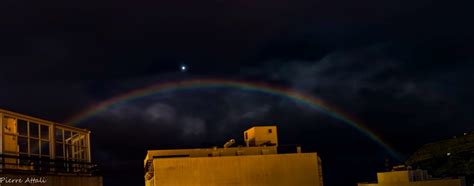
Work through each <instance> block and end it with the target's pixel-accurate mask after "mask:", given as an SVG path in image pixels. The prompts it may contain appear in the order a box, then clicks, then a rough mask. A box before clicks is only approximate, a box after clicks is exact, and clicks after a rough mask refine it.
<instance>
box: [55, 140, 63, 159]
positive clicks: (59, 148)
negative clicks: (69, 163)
mask: <svg viewBox="0 0 474 186" xmlns="http://www.w3.org/2000/svg"><path fill="white" fill-rule="evenodd" d="M63 150H64V148H63V144H62V143H57V144H56V157H59V156H60V157H64V151H63Z"/></svg>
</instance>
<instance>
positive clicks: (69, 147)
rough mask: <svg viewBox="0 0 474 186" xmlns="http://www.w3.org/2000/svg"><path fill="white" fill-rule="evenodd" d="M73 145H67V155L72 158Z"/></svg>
mask: <svg viewBox="0 0 474 186" xmlns="http://www.w3.org/2000/svg"><path fill="white" fill-rule="evenodd" d="M72 147H73V146H71V145H66V155H67V157H68V159H71V158H72Z"/></svg>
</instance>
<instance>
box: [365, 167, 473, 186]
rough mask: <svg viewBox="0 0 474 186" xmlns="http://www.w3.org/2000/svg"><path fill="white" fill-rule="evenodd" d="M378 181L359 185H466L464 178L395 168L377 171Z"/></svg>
mask: <svg viewBox="0 0 474 186" xmlns="http://www.w3.org/2000/svg"><path fill="white" fill-rule="evenodd" d="M377 180H378V183H359V184H358V186H465V181H464V179H462V178H449V179H433V178H432V177H431V176H430V175H428V173H427V171H426V170H395V171H391V172H379V173H377Z"/></svg>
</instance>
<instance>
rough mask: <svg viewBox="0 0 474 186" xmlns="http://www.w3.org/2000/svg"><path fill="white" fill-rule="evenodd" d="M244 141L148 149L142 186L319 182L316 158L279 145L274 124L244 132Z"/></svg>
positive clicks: (314, 185) (282, 185) (317, 184)
mask: <svg viewBox="0 0 474 186" xmlns="http://www.w3.org/2000/svg"><path fill="white" fill-rule="evenodd" d="M244 140H245V143H246V146H237V147H235V146H233V145H234V143H235V140H233V139H232V140H230V141H229V142H227V143H226V144H225V145H224V146H223V147H222V148H218V147H214V148H205V149H177V150H150V151H148V152H147V155H146V158H145V161H144V167H145V185H146V186H171V185H173V186H180V185H182V186H184V185H196V186H225V185H259V186H260V185H261V186H270V185H271V186H274V185H276V186H279V185H280V186H290V185H291V186H293V185H312V186H323V178H322V171H321V159H320V158H319V157H318V155H317V154H316V153H302V152H301V148H300V147H299V146H279V145H278V138H277V128H276V127H275V126H258V127H252V128H250V129H248V130H247V131H245V132H244Z"/></svg>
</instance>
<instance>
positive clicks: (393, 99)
mask: <svg viewBox="0 0 474 186" xmlns="http://www.w3.org/2000/svg"><path fill="white" fill-rule="evenodd" d="M473 5H474V3H472V1H471V2H468V1H466V2H463V1H433V0H417V1H408V0H406V1H400V0H386V1H380V0H365V1H349V0H334V1H327V0H325V1H324V0H315V1H310V0H300V1H284V0H273V1H268V0H260V1H255V0H253V1H249V0H243V1H222V0H215V1H209V0H203V1H188V0H181V1H180V0H178V1H140V0H139V1H131V0H128V1H127V0H114V1H112V0H102V1H92V0H81V1H47V2H46V1H34V2H29V1H23V0H5V1H2V2H1V3H0V84H1V87H2V88H1V89H0V90H1V91H0V108H4V109H7V110H11V111H15V112H19V113H23V114H27V115H32V116H36V117H40V118H45V119H48V120H52V121H57V122H65V121H67V120H68V118H70V117H71V116H73V115H75V114H77V113H79V112H81V111H83V110H84V109H86V108H88V107H90V106H91V105H93V104H95V103H99V102H101V101H104V100H107V99H109V98H112V97H114V96H116V95H121V94H124V93H127V92H129V91H132V90H135V89H139V88H141V87H145V86H148V85H151V84H155V83H159V82H169V81H179V80H192V79H197V78H210V79H229V80H239V81H249V82H264V83H268V84H271V85H275V86H280V87H287V88H289V89H292V90H295V91H298V92H302V93H305V94H307V95H311V96H315V97H318V98H320V99H322V100H324V101H326V102H328V103H330V104H331V105H334V106H335V107H336V108H338V109H340V110H343V111H344V112H345V113H348V114H350V115H352V116H354V117H355V118H357V119H358V120H359V121H361V122H362V123H363V124H365V125H367V126H368V127H369V128H370V129H371V130H373V131H375V132H376V133H377V134H379V135H380V137H381V138H382V139H383V140H385V141H386V142H387V143H389V144H391V145H392V146H393V147H394V148H395V149H396V150H397V151H399V152H400V153H401V154H402V158H401V159H399V160H396V159H395V158H393V157H390V155H389V154H388V153H387V152H386V150H385V149H383V148H381V147H380V145H378V144H377V143H375V142H374V141H372V140H370V139H369V138H367V137H366V136H365V135H364V134H363V133H360V132H358V131H357V130H355V129H354V128H351V127H349V126H348V125H347V124H346V123H344V122H341V121H339V120H336V119H334V118H333V117H330V116H328V115H327V114H325V113H322V112H318V111H316V110H314V109H310V108H308V107H305V106H304V105H301V104H298V103H296V102H294V101H292V100H289V99H287V98H283V97H278V96H271V95H268V94H265V93H258V92H249V91H243V90H239V89H232V88H228V89H199V90H192V91H179V92H172V93H165V94H157V95H151V96H148V97H144V98H140V99H137V100H133V101H130V102H127V103H124V104H120V105H118V106H116V107H114V108H111V109H108V110H106V111H104V112H102V113H100V114H98V115H96V116H95V117H92V118H90V119H88V120H86V121H84V122H82V123H80V124H78V125H77V126H78V127H82V128H88V129H90V130H92V158H93V161H94V162H97V163H99V164H100V166H101V168H102V172H103V175H104V181H105V184H104V185H105V186H116V185H117V186H118V185H120V186H135V185H137V186H141V185H143V184H144V183H143V159H144V157H145V155H146V150H151V149H166V148H194V147H211V146H216V145H219V146H220V145H223V144H224V143H225V142H226V141H227V140H228V139H231V138H235V139H237V141H238V142H242V132H243V131H244V130H245V129H246V128H248V127H250V126H252V125H254V124H257V125H268V124H276V125H277V126H278V127H279V128H278V130H279V131H278V132H279V142H280V143H281V144H302V145H303V150H306V151H317V152H318V153H319V154H320V156H321V158H322V161H323V175H324V181H325V185H328V186H336V185H342V186H350V185H352V186H353V185H355V184H356V183H357V182H364V181H375V179H376V178H375V173H376V172H377V171H380V170H383V169H384V164H385V159H386V158H388V159H390V162H391V163H393V164H396V163H399V162H401V161H403V160H404V158H406V157H408V156H409V155H410V154H411V153H412V152H414V151H415V150H416V149H417V148H418V147H420V145H422V144H425V143H428V142H433V141H436V140H438V139H443V138H450V137H452V136H453V135H458V134H462V133H463V132H466V131H474V123H473V121H474V115H473V111H474V97H473V95H474V88H473V87H474V86H473V84H474V83H473V82H474V72H473V70H474V24H473V18H474V11H472V8H473V7H474V6H473ZM182 65H186V67H187V69H186V70H185V71H182V70H181V66H182Z"/></svg>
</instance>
